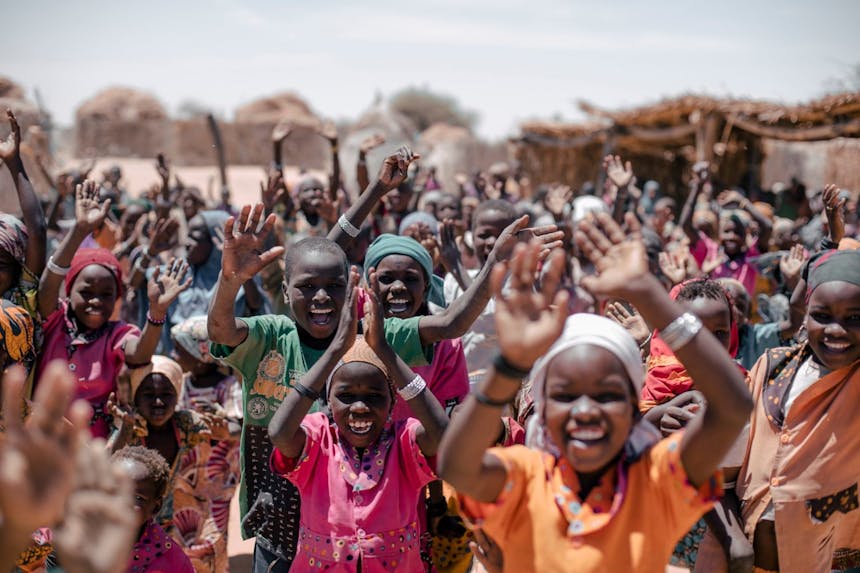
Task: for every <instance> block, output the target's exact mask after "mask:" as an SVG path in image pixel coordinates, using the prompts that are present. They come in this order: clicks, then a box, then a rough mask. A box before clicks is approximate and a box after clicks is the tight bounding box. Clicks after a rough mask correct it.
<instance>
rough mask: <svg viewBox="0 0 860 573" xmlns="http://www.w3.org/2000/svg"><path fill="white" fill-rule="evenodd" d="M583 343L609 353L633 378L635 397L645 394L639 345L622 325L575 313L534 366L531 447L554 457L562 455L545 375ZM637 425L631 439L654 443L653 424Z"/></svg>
mask: <svg viewBox="0 0 860 573" xmlns="http://www.w3.org/2000/svg"><path fill="white" fill-rule="evenodd" d="M582 344H591V345H594V346H598V347H600V348H603V349H605V350H608V351H609V352H611V353H612V355H613V356H615V357H616V358H617V359H618V360H619V361H620V362H621V364H622V366H624V370H625V371H626V372H627V377H628V378H629V379H630V382H631V384H632V385H633V390H634V391H635V394H634V396H637V397H638V396H639V394H640V393H641V392H642V385H643V383H644V381H645V369H644V367H643V366H642V357H641V355H640V354H639V346H638V345H637V344H636V341H635V340H634V339H633V337H632V336H631V335H630V333H628V332H627V331H626V330H625V329H624V327H623V326H621V325H620V324H618V323H617V322H615V321H613V320H610V319H608V318H606V317H603V316H599V315H596V314H586V313H579V314H572V315H571V316H569V317H568V318H567V321H566V322H565V323H564V330H563V331H562V333H561V336H559V337H558V340H556V341H555V342H554V343H553V345H552V346H551V347H550V349H549V350H548V351H547V353H546V354H544V355H543V356H542V357H541V358H540V359H539V360H538V361H537V362H536V363H535V365H534V366H533V367H532V372H531V381H532V390H531V392H532V399H533V400H534V405H535V416H534V417H533V418H532V420H533V422H532V423H530V424H529V438H530V439H529V445H532V446H534V447H536V448H539V449H542V450H544V451H547V452H549V453H551V454H553V455H555V456H558V455H560V452H559V451H558V448H557V447H556V446H555V444H553V443H552V441H551V440H550V437H549V433H548V432H547V429H546V423H545V420H544V411H545V409H546V404H545V401H546V391H545V390H544V386H545V384H546V373H547V370H548V369H549V364H550V362H552V360H553V359H554V358H555V357H556V356H558V355H559V354H561V353H562V352H564V351H566V350H569V349H571V348H573V347H575V346H580V345H582ZM645 424H646V426H644V427H643V424H642V423H639V424H637V425H636V426H635V427H634V430H633V432H632V433H631V438H637V437H641V438H642V439H644V440H645V441H646V442H648V443H649V444H650V443H653V441H654V438H655V437H657V438H659V435H657V436H655V435H654V433H653V431H652V430H654V428H653V426H651V425H650V424H647V422H646V423H645ZM635 441H636V442H637V444H636V446H637V447H636V449H637V450H638V449H639V447H640V446H641V445H643V444H642V443H641V440H639V439H636V440H635Z"/></svg>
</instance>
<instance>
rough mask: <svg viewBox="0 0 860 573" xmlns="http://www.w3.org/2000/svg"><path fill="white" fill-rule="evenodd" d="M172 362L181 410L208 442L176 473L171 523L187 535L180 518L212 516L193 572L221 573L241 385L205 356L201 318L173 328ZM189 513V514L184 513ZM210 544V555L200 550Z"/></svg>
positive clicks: (235, 470) (235, 477)
mask: <svg viewBox="0 0 860 573" xmlns="http://www.w3.org/2000/svg"><path fill="white" fill-rule="evenodd" d="M170 335H171V337H172V338H173V343H174V352H175V354H176V362H177V363H178V364H179V365H180V366H181V367H182V370H183V371H184V373H185V377H184V381H183V384H182V392H181V395H180V396H179V403H178V408H179V409H180V410H194V411H195V412H197V413H198V414H200V415H201V417H202V418H203V419H204V420H205V421H206V423H207V425H208V426H209V429H210V430H211V432H212V440H210V441H209V442H206V443H200V444H198V445H197V446H195V447H194V449H193V450H192V451H191V452H190V453H189V454H188V455H187V456H186V457H185V459H184V460H183V462H182V464H180V466H179V469H178V475H177V480H176V487H175V488H174V493H173V495H174V512H175V515H176V516H179V518H180V519H174V522H175V523H176V525H177V529H178V530H179V532H180V534H182V535H183V537H185V536H186V535H187V534H188V533H190V531H189V529H190V528H187V527H186V526H185V520H184V518H185V517H186V516H187V517H192V518H195V519H194V520H192V522H196V521H197V520H196V518H197V516H206V518H207V520H208V518H210V517H211V522H210V523H214V525H215V526H216V527H217V529H215V530H213V531H211V532H209V533H210V535H209V536H207V539H206V540H205V542H203V543H201V542H198V541H195V542H194V543H193V544H189V545H193V555H192V550H191V548H190V547H189V549H187V550H186V553H187V554H189V556H191V557H192V562H193V564H194V569H195V570H196V571H197V573H201V572H202V571H211V572H213V573H215V572H218V571H223V570H224V568H225V567H226V563H227V551H226V549H227V548H226V543H222V542H221V540H223V541H224V542H226V540H227V525H228V522H229V517H230V502H231V500H232V499H233V494H234V492H235V490H236V486H238V485H239V477H240V475H239V436H240V434H241V430H242V386H241V384H240V383H239V381H238V380H236V377H235V376H232V375H225V374H223V373H222V372H221V371H220V369H219V368H218V364H217V363H216V362H215V359H214V358H212V356H211V355H210V354H209V337H208V334H207V332H206V317H205V316H196V317H192V318H189V319H188V320H186V321H184V322H182V323H180V324H178V325H176V326H174V327H173V328H172V329H171V331H170ZM187 510H190V511H187ZM213 541H214V542H216V543H214V547H215V548H216V549H217V550H216V551H215V552H214V553H212V552H209V551H199V549H200V548H201V547H203V546H209V545H210V544H212V542H213Z"/></svg>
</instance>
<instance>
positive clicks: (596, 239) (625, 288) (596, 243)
mask: <svg viewBox="0 0 860 573" xmlns="http://www.w3.org/2000/svg"><path fill="white" fill-rule="evenodd" d="M627 220H628V223H629V224H630V226H631V237H629V238H628V237H627V236H626V235H625V234H624V231H622V229H621V227H620V226H619V225H618V224H617V223H616V222H615V221H613V220H612V217H610V216H609V215H608V214H607V213H599V214H598V215H597V217H596V218H595V219H593V220H585V221H583V222H581V223H580V225H579V229H578V230H577V232H576V242H577V244H578V245H579V248H580V249H581V250H582V252H583V253H584V254H585V256H586V257H588V259H589V260H590V261H591V262H592V264H594V267H595V268H596V269H597V272H598V275H597V276H590V277H584V278H583V279H582V285H583V286H584V287H585V288H586V289H588V290H589V291H590V292H591V293H592V294H594V295H596V296H600V297H609V296H614V297H618V298H622V299H627V295H628V293H629V292H630V291H629V289H630V287H632V286H635V284H636V283H637V282H638V281H639V279H641V278H642V277H645V276H647V275H648V259H647V256H646V253H645V245H644V243H642V240H641V238H640V237H639V235H638V226H637V225H636V223H635V217H633V216H630V214H629V213H628V218H627Z"/></svg>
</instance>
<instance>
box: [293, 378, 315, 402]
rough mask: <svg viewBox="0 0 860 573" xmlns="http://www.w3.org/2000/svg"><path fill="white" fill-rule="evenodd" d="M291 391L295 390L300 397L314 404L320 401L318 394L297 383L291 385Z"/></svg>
mask: <svg viewBox="0 0 860 573" xmlns="http://www.w3.org/2000/svg"><path fill="white" fill-rule="evenodd" d="M293 390H295V391H296V392H298V393H299V394H300V395H301V396H303V397H305V398H307V399H308V400H310V401H312V402H316V401H317V400H319V399H320V393H319V392H314V391H313V390H311V389H310V388H308V387H307V386H305V385H304V384H299V383H298V382H296V383H295V384H293Z"/></svg>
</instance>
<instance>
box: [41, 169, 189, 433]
mask: <svg viewBox="0 0 860 573" xmlns="http://www.w3.org/2000/svg"><path fill="white" fill-rule="evenodd" d="M97 196H98V189H97V187H96V185H95V183H93V182H92V181H87V182H85V183H84V184H83V185H78V187H77V190H76V204H75V224H74V226H73V227H72V229H71V230H70V231H69V233H68V234H67V235H66V237H65V238H64V239H63V241H62V242H61V243H60V246H59V248H58V249H57V252H56V253H55V255H54V256H53V257H51V259H50V260H49V261H48V265H47V268H46V269H45V272H44V273H43V274H42V280H41V282H40V284H39V312H40V313H41V315H42V316H46V317H47V319H46V320H45V323H44V326H43V330H44V335H45V343H44V346H43V347H42V352H41V356H40V359H39V365H38V368H39V371H41V370H42V369H43V368H44V366H45V365H46V364H48V363H49V362H50V361H51V360H54V359H58V358H59V359H62V360H66V361H68V362H69V369H70V370H71V371H72V372H74V373H75V375H76V376H77V377H78V389H77V393H76V397H77V398H83V399H86V400H87V401H89V402H90V404H91V405H92V407H93V410H94V411H95V414H94V415H93V419H92V426H91V430H92V433H93V436H94V437H107V435H108V422H109V420H110V415H109V414H107V413H106V412H105V405H106V403H107V398H108V396H109V395H110V394H111V392H114V391H116V388H117V383H116V379H117V375H118V374H119V371H120V369H121V368H122V366H123V364H127V365H129V366H131V367H134V366H141V365H143V364H147V363H148V362H149V360H150V358H151V357H152V354H153V352H154V351H155V347H156V345H157V344H158V338H159V336H160V335H161V329H162V327H163V325H164V323H165V321H166V320H167V309H168V308H169V307H170V304H171V303H172V302H173V301H174V300H175V299H176V297H177V296H179V293H181V292H182V291H183V290H184V289H186V288H187V287H188V285H189V284H190V280H188V281H185V282H183V278H184V276H185V272H186V270H187V268H188V265H187V264H186V263H185V262H184V261H176V260H174V261H172V262H171V264H170V265H169V267H168V269H167V270H166V271H164V272H161V271H159V272H156V273H155V274H154V275H153V277H152V279H151V280H150V282H149V285H148V289H147V291H148V292H147V294H148V297H149V304H150V308H149V312H148V314H147V321H146V325H145V326H144V328H143V332H141V331H140V330H138V328H137V327H136V326H134V325H132V324H128V323H126V322H123V321H111V320H110V317H111V315H112V314H113V312H114V308H115V306H116V302H117V300H119V299H120V296H121V294H122V289H123V281H122V271H121V270H120V266H119V262H118V261H117V260H116V257H114V256H113V255H112V254H111V253H110V251H107V250H105V249H80V250H79V249H78V247H79V245H80V244H81V242H82V241H83V240H84V238H85V237H86V236H87V235H88V234H89V233H90V232H91V231H92V230H93V229H94V228H96V227H98V226H99V225H100V224H101V222H102V221H103V220H104V217H105V215H106V214H107V211H108V209H109V208H110V201H107V202H105V203H103V204H99V202H98V200H97ZM73 257H74V258H73ZM63 281H65V291H66V298H63V299H60V298H59V293H60V285H61V284H63ZM58 301H59V304H58Z"/></svg>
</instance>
